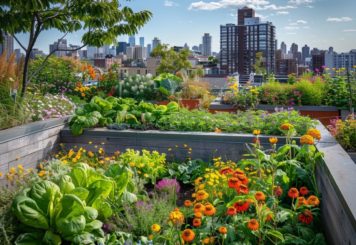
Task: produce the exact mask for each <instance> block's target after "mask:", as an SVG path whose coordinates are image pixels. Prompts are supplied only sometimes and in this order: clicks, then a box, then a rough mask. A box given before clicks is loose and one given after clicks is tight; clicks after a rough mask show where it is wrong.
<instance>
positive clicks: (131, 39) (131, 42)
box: [129, 36, 136, 47]
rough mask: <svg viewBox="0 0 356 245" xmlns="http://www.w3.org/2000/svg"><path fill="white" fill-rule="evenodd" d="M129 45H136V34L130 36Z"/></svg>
mask: <svg viewBox="0 0 356 245" xmlns="http://www.w3.org/2000/svg"><path fill="white" fill-rule="evenodd" d="M129 45H130V47H135V45H136V37H135V36H129Z"/></svg>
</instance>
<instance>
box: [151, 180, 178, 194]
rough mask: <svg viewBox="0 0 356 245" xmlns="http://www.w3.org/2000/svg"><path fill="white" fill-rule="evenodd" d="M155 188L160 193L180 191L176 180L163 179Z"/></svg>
mask: <svg viewBox="0 0 356 245" xmlns="http://www.w3.org/2000/svg"><path fill="white" fill-rule="evenodd" d="M155 188H156V189H157V190H159V191H169V190H175V191H176V192H177V193H178V192H179V190H180V185H179V183H178V181H177V180H176V179H162V180H160V181H158V182H157V184H156V186H155Z"/></svg>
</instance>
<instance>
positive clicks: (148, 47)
mask: <svg viewBox="0 0 356 245" xmlns="http://www.w3.org/2000/svg"><path fill="white" fill-rule="evenodd" d="M151 52H152V45H151V44H147V57H149V56H150V54H151Z"/></svg>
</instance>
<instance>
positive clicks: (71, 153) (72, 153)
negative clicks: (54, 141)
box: [67, 149, 74, 158]
mask: <svg viewBox="0 0 356 245" xmlns="http://www.w3.org/2000/svg"><path fill="white" fill-rule="evenodd" d="M73 155H74V151H73V150H72V149H70V150H69V152H68V155H67V156H68V158H71V157H72V156H73Z"/></svg>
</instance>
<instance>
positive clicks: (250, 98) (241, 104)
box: [223, 87, 259, 110]
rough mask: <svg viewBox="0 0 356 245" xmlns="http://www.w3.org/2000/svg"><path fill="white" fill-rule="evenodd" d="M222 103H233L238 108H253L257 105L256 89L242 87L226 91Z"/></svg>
mask: <svg viewBox="0 0 356 245" xmlns="http://www.w3.org/2000/svg"><path fill="white" fill-rule="evenodd" d="M223 100H224V103H228V104H233V105H234V106H235V107H236V109H238V110H247V109H253V108H255V107H256V106H257V105H258V102H259V98H258V91H257V89H256V88H249V87H247V88H242V89H240V90H238V91H237V92H232V91H229V92H226V93H225V94H224V97H223Z"/></svg>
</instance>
